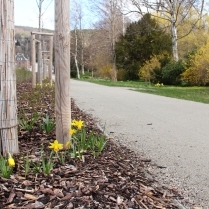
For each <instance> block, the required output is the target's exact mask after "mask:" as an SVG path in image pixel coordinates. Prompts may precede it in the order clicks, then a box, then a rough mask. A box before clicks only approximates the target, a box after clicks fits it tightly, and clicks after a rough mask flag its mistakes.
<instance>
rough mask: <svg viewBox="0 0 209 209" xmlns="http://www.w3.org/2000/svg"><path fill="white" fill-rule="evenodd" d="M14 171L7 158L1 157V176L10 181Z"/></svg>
mask: <svg viewBox="0 0 209 209" xmlns="http://www.w3.org/2000/svg"><path fill="white" fill-rule="evenodd" d="M12 171H13V167H11V166H9V164H8V159H7V157H3V156H2V155H0V176H2V177H3V178H7V179H8V178H9V177H10V175H11V174H12Z"/></svg>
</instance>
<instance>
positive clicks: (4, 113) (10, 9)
mask: <svg viewBox="0 0 209 209" xmlns="http://www.w3.org/2000/svg"><path fill="white" fill-rule="evenodd" d="M14 58H15V41H14V1H12V0H10V1H8V0H0V153H2V154H6V153H8V152H9V153H18V152H19V148H18V134H17V125H18V121H17V98H16V72H15V59H14Z"/></svg>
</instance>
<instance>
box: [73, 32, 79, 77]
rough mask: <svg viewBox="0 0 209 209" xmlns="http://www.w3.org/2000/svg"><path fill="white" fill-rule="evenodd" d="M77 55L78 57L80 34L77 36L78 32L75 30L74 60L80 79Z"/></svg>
mask: <svg viewBox="0 0 209 209" xmlns="http://www.w3.org/2000/svg"><path fill="white" fill-rule="evenodd" d="M77 55H78V34H77V30H76V29H75V53H74V60H75V66H76V71H77V78H78V79H80V71H79V67H78V59H77Z"/></svg>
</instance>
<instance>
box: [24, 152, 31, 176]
mask: <svg viewBox="0 0 209 209" xmlns="http://www.w3.org/2000/svg"><path fill="white" fill-rule="evenodd" d="M23 161H24V171H25V178H26V176H27V175H28V173H29V171H30V164H31V161H30V159H29V157H28V154H27V156H26V157H25V158H24V160H23Z"/></svg>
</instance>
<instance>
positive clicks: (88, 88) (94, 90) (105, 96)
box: [71, 80, 209, 209]
mask: <svg viewBox="0 0 209 209" xmlns="http://www.w3.org/2000/svg"><path fill="white" fill-rule="evenodd" d="M71 96H72V98H73V99H74V100H75V102H76V104H77V105H78V106H79V107H80V108H81V109H83V110H84V111H85V112H86V113H88V114H92V115H93V116H94V118H95V119H96V120H97V121H98V123H99V125H100V126H101V127H103V128H104V129H105V132H106V133H107V134H108V135H109V137H112V138H114V140H116V141H118V142H120V143H121V144H123V145H126V146H128V147H129V148H131V149H132V150H134V151H136V152H137V153H139V154H143V155H146V157H147V158H150V159H151V160H152V163H153V166H152V167H150V171H151V172H153V173H155V175H156V176H157V177H158V179H160V181H161V183H162V184H164V185H169V186H170V187H175V188H176V190H179V191H181V193H182V194H183V195H184V196H185V200H184V201H186V202H187V205H188V208H190V207H191V206H199V207H200V206H201V207H203V208H204V209H208V208H209V195H208V194H209V152H208V148H209V105H208V104H202V103H197V102H192V101H185V100H180V99H173V98H167V97H163V96H156V95H151V94H146V93H140V92H136V91H132V90H129V89H127V88H121V87H107V86H102V85H97V84H92V83H88V82H84V81H77V80H71Z"/></svg>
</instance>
